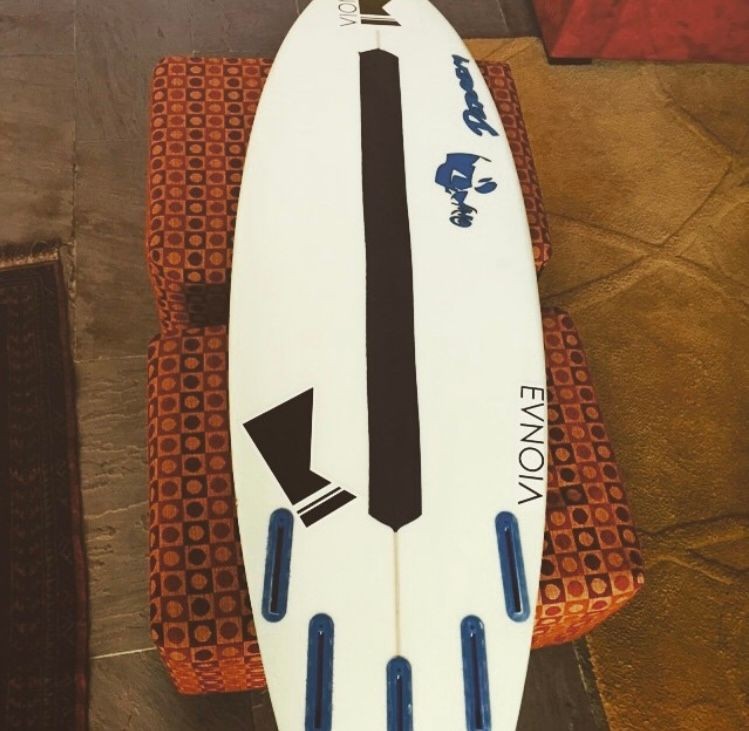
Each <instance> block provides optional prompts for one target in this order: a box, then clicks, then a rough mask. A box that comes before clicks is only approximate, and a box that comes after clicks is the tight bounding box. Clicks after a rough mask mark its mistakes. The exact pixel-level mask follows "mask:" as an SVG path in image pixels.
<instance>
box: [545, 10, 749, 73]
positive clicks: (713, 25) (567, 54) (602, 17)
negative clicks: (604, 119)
mask: <svg viewBox="0 0 749 731" xmlns="http://www.w3.org/2000/svg"><path fill="white" fill-rule="evenodd" d="M533 2H534V5H535V8H536V15H537V16H538V20H539V24H540V26H541V31H542V34H543V38H544V43H545V44H546V48H547V51H548V53H549V56H551V57H552V58H556V57H559V58H611V59H616V58H618V59H650V60H664V61H687V60H701V61H728V62H733V63H749V2H747V0H563V1H562V2H560V0H533Z"/></svg>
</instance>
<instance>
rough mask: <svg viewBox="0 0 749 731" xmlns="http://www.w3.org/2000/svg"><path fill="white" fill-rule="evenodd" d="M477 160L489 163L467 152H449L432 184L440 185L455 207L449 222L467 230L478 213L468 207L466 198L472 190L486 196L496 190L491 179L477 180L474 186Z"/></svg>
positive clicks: (483, 158)
mask: <svg viewBox="0 0 749 731" xmlns="http://www.w3.org/2000/svg"><path fill="white" fill-rule="evenodd" d="M479 160H486V162H491V160H489V159H488V158H486V157H481V156H480V155H472V154H470V153H467V152H451V153H449V154H448V155H447V159H446V160H445V162H444V163H442V165H440V166H439V167H438V168H437V174H436V175H435V178H434V182H435V183H437V185H441V186H442V187H443V188H444V189H445V192H446V193H449V194H450V199H451V200H452V202H453V204H454V205H455V210H453V212H452V214H451V216H450V221H451V223H453V224H455V225H456V226H460V228H468V227H469V226H471V225H472V224H473V216H474V214H475V213H478V211H477V210H476V209H475V208H474V207H473V206H470V205H468V203H467V202H466V198H467V197H468V193H469V192H470V191H472V190H474V191H476V192H477V193H481V194H483V195H486V194H487V193H491V192H492V191H494V190H496V189H497V184H496V183H495V182H494V181H493V180H492V179H491V178H479V179H478V180H477V181H476V183H475V184H474V181H473V179H474V175H475V173H476V164H477V163H478V161H479Z"/></svg>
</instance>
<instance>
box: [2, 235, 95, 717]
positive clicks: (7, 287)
mask: <svg viewBox="0 0 749 731" xmlns="http://www.w3.org/2000/svg"><path fill="white" fill-rule="evenodd" d="M19 262H23V263H22V265H20V266H19V265H18V264H19ZM86 605H87V598H86V577H85V564H84V555H83V542H82V536H81V493H80V481H79V476H78V457H77V435H76V419H75V401H74V380H73V362H72V357H71V352H70V346H69V342H68V321H67V311H66V292H65V285H64V282H63V277H62V270H61V265H60V262H59V260H58V259H57V256H56V253H55V251H54V249H53V248H50V247H41V248H40V247H36V251H33V252H26V253H25V254H24V255H23V257H21V256H19V255H18V254H17V253H14V254H13V255H12V256H11V255H10V254H9V252H8V250H7V249H4V248H0V694H1V695H0V729H3V730H5V729H28V730H29V731H31V730H32V729H33V731H48V730H52V729H54V730H55V731H57V730H59V731H63V730H64V731H82V730H83V729H85V728H86V704H87V685H88V679H87V675H88V670H87V652H88V647H87V645H88V639H87V634H88V632H87V606H86Z"/></svg>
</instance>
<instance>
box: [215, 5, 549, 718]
mask: <svg viewBox="0 0 749 731" xmlns="http://www.w3.org/2000/svg"><path fill="white" fill-rule="evenodd" d="M545 383H546V380H545V371H544V357H543V342H542V334H541V319H540V309H539V304H538V293H537V288H536V276H535V269H534V265H533V257H532V249H531V244H530V236H529V232H528V226H527V220H526V215H525V209H524V205H523V199H522V194H521V191H520V186H519V184H518V180H517V174H516V171H515V168H514V165H513V161H512V156H511V153H510V150H509V147H508V144H507V140H506V137H505V134H504V131H503V129H502V125H501V122H500V119H499V116H498V114H497V111H496V109H495V107H494V105H493V102H492V99H491V96H490V93H489V91H488V89H487V88H486V85H485V83H484V81H483V79H482V77H481V74H480V71H479V69H478V67H477V66H476V64H475V62H474V61H473V60H472V59H471V57H470V55H469V53H468V51H467V50H466V48H465V46H464V45H463V43H462V41H461V40H460V39H459V37H458V36H457V35H456V34H455V32H454V31H453V30H452V28H451V27H450V26H449V25H448V23H447V22H446V21H445V20H444V18H442V16H441V15H440V14H439V12H438V11H437V10H436V9H435V8H434V7H433V6H432V5H431V4H430V3H429V2H427V0H391V1H390V2H382V1H380V2H377V1H376V0H374V1H371V2H367V1H366V0H362V2H360V3H357V2H343V3H341V2H336V1H335V0H313V2H312V3H311V4H310V5H309V6H308V8H307V9H306V10H305V11H304V12H303V13H302V15H301V16H300V18H299V19H298V21H297V22H296V23H295V25H294V26H293V27H292V29H291V31H290V32H289V34H288V36H287V38H286V40H285V41H284V43H283V45H282V47H281V49H280V51H279V53H278V56H277V58H276V60H275V62H274V66H273V68H272V70H271V74H270V77H269V79H268V81H267V83H266V86H265V89H264V92H263V96H262V99H261V101H260V105H259V108H258V112H257V116H256V119H255V123H254V127H253V132H252V137H251V140H250V145H249V149H248V154H247V163H246V168H245V174H244V178H243V182H242V190H241V194H240V201H239V213H238V222H237V231H236V236H235V245H234V261H233V275H232V294H231V309H230V326H229V398H230V417H231V435H232V454H233V462H234V479H235V489H236V495H237V506H238V516H239V524H240V532H241V540H242V547H243V552H244V558H245V565H246V570H247V576H248V582H249V587H250V595H251V597H252V602H253V609H254V614H255V623H256V627H257V631H258V637H259V641H260V647H261V651H262V654H263V662H264V666H265V670H266V675H267V679H268V685H269V690H270V693H271V698H272V702H273V707H274V712H275V714H276V718H277V722H278V725H279V728H280V729H281V731H297V730H299V729H304V730H305V731H332V730H335V731H351V730H352V729H357V731H358V730H362V731H366V730H369V729H372V730H374V729H379V730H380V731H382V730H383V729H387V730H388V731H409V730H410V729H415V730H416V731H426V730H427V729H429V730H430V731H435V730H440V729H445V731H455V729H462V728H466V729H468V731H474V730H476V731H478V730H481V731H488V730H489V729H510V728H514V726H515V723H516V719H517V715H518V711H519V706H520V701H521V698H522V692H523V685H524V679H525V672H526V666H527V660H528V653H529V649H530V642H531V633H532V626H533V609H534V607H535V598H536V591H537V587H538V577H539V569H540V560H541V552H542V541H543V529H544V507H545V506H544V503H545V490H546V465H545V460H546V403H545V398H546V395H545V394H546V391H545Z"/></svg>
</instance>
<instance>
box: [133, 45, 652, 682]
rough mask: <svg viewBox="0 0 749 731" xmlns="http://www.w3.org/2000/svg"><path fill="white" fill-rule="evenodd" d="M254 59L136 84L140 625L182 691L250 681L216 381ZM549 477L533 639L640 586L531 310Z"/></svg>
mask: <svg viewBox="0 0 749 731" xmlns="http://www.w3.org/2000/svg"><path fill="white" fill-rule="evenodd" d="M269 68H270V62H269V61H265V60H261V59H243V60H239V59H224V58H215V59H187V58H167V59H165V60H164V61H162V62H161V63H160V64H159V65H158V66H157V68H156V71H155V73H154V80H153V90H152V115H151V150H150V157H149V166H148V171H149V172H148V175H149V177H148V205H149V211H148V226H147V246H146V251H147V258H148V264H149V271H150V275H151V281H152V284H153V289H154V293H155V296H156V300H157V305H158V309H159V314H160V320H161V326H162V334H161V336H159V337H157V338H155V339H154V340H153V342H152V343H151V346H150V348H149V358H148V369H149V386H148V388H149V403H148V419H149V436H148V459H149V499H150V505H151V512H150V556H151V571H150V575H151V581H150V597H151V630H152V636H153V639H154V642H155V643H156V645H157V647H158V649H159V652H160V653H161V656H162V658H163V660H164V662H165V664H166V666H167V668H168V669H169V672H170V674H171V677H172V679H173V681H174V683H175V686H176V687H177V688H178V690H179V691H180V692H182V693H205V692H211V691H237V690H245V689H252V688H261V687H264V684H265V679H264V676H263V671H262V665H261V662H260V656H259V653H258V646H257V640H256V636H255V632H254V625H253V622H252V614H251V609H250V605H249V600H248V596H247V585H246V580H245V576H244V568H243V564H242V556H241V549H240V545H239V540H238V529H237V524H236V514H235V506H234V499H233V484H232V477H231V464H230V453H229V434H228V424H227V392H226V347H227V346H226V327H225V325H226V322H227V316H228V295H229V280H230V271H231V246H232V237H233V231H234V221H235V218H234V217H235V215H236V205H237V198H238V194H239V184H240V181H241V175H242V167H243V164H244V152H245V149H246V144H247V139H248V136H249V131H250V128H251V126H252V121H253V118H254V113H255V110H256V108H257V102H258V99H259V96H260V92H261V90H262V87H263V84H264V82H265V79H266V77H267V74H268V70H269ZM481 69H482V72H483V73H484V76H485V78H486V79H487V82H488V84H489V87H490V89H491V92H492V95H493V97H494V100H495V102H496V104H497V107H498V108H499V111H500V114H501V116H502V121H503V124H504V127H505V130H506V133H507V137H508V140H509V142H510V146H511V149H512V152H513V157H514V160H515V164H516V167H517V170H518V176H519V179H520V183H521V186H522V189H523V194H524V198H525V205H526V210H527V213H528V221H529V224H530V228H531V235H532V242H533V250H534V256H535V260H536V268H537V270H538V271H539V272H540V271H541V269H542V268H543V266H544V264H545V263H546V261H547V260H548V258H549V256H550V253H551V248H550V243H549V235H548V228H547V224H546V217H545V214H544V209H543V203H542V200H541V193H540V189H539V186H538V178H537V176H536V172H535V168H534V165H533V159H532V156H531V150H530V145H529V143H528V137H527V134H526V131H525V126H524V124H523V118H522V114H521V111H520V106H519V102H518V97H517V91H516V89H515V85H514V82H513V80H512V76H511V75H510V72H509V68H508V67H507V66H506V65H504V64H485V63H484V64H481ZM544 332H545V337H546V355H547V361H548V363H547V364H548V368H549V370H548V373H549V424H550V433H549V438H550V473H549V474H550V480H549V494H548V511H547V530H546V535H545V545H544V562H543V565H542V580H541V586H540V592H539V600H538V606H537V613H536V626H535V631H534V646H535V647H541V646H544V645H551V644H556V643H559V642H565V641H568V640H571V639H575V638H577V637H579V636H580V635H582V634H584V633H585V632H587V631H589V630H590V629H592V628H593V627H594V626H595V625H597V624H598V623H599V622H601V621H602V620H603V619H605V618H606V617H607V616H609V615H610V614H611V613H612V612H614V611H616V610H617V609H618V608H619V607H620V606H621V605H622V604H623V603H625V602H626V601H628V600H629V599H630V598H631V597H632V596H633V595H634V593H635V592H636V591H637V590H638V588H639V587H640V586H641V584H642V581H643V577H642V559H641V557H640V553H639V547H638V544H637V537H636V535H635V531H634V526H633V524H632V519H631V516H630V513H629V510H628V508H627V505H626V500H625V496H624V489H623V487H622V484H621V479H620V477H619V474H618V470H617V467H616V464H615V462H614V458H613V452H612V449H611V445H610V444H609V442H608V437H607V434H606V430H605V427H604V425H603V423H602V421H601V416H600V413H599V409H598V406H597V403H596V399H595V393H594V391H593V387H592V384H591V383H590V374H589V372H588V369H587V365H586V361H585V355H584V352H583V351H582V346H581V345H580V342H579V338H578V336H577V333H576V332H575V329H574V326H573V324H572V322H571V320H570V318H569V316H568V315H566V314H565V313H564V312H562V311H561V310H545V311H544Z"/></svg>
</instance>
